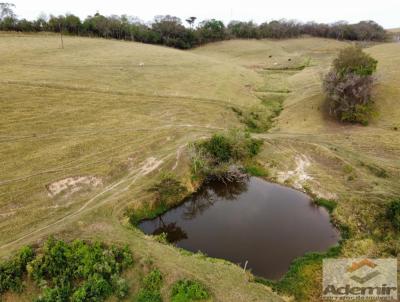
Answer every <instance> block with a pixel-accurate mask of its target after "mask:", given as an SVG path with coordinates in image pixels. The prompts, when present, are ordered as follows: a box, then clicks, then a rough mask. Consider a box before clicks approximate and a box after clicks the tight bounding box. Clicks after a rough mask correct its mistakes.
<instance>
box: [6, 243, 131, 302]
mask: <svg viewBox="0 0 400 302" xmlns="http://www.w3.org/2000/svg"><path fill="white" fill-rule="evenodd" d="M132 263H133V260H132V254H131V252H130V250H129V248H128V247H124V248H119V247H116V246H111V247H107V246H104V245H102V244H100V243H98V242H96V243H94V244H90V243H86V242H83V241H81V240H76V241H74V242H72V243H66V242H64V241H62V240H55V239H54V238H50V239H49V240H48V241H47V242H46V243H45V245H44V247H43V250H42V251H41V252H40V253H38V255H36V256H35V254H34V251H33V249H32V248H30V247H24V248H22V249H21V251H20V252H19V254H18V255H17V256H15V257H14V258H13V259H11V260H10V261H6V262H4V263H2V264H1V265H0V273H1V274H0V293H3V292H5V291H7V290H13V291H20V290H21V289H22V277H23V276H24V275H25V273H26V272H28V276H29V277H30V278H32V279H33V280H34V281H35V282H36V283H37V285H38V286H40V287H41V288H42V289H43V291H42V294H41V295H40V297H39V298H38V299H37V301H40V302H47V301H48V302H50V301H51V302H53V301H75V302H78V301H103V300H104V299H106V298H107V297H109V296H110V295H112V294H115V295H116V296H117V297H119V298H124V297H126V296H127V294H128V289H129V288H128V285H127V283H126V281H125V280H124V279H123V278H121V277H120V274H121V273H122V271H123V270H124V269H126V268H127V267H129V266H130V265H132Z"/></svg>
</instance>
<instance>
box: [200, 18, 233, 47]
mask: <svg viewBox="0 0 400 302" xmlns="http://www.w3.org/2000/svg"><path fill="white" fill-rule="evenodd" d="M198 31H199V34H200V40H201V42H202V43H207V42H214V41H221V40H224V39H225V38H226V35H225V25H224V23H223V22H222V21H219V20H215V19H211V20H206V21H203V22H201V23H200V26H199V29H198Z"/></svg>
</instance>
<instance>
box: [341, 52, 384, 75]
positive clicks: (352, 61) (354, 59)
mask: <svg viewBox="0 0 400 302" xmlns="http://www.w3.org/2000/svg"><path fill="white" fill-rule="evenodd" d="M377 65H378V61H377V60H375V59H374V58H372V57H371V56H370V55H368V54H366V53H365V52H363V51H362V49H361V47H359V46H351V47H347V48H345V49H343V50H341V51H340V52H339V55H338V57H337V58H336V59H335V60H334V61H333V66H334V69H335V71H336V72H338V73H339V74H340V75H341V76H344V75H346V74H349V73H352V74H357V75H359V76H369V75H372V74H373V73H374V72H375V71H376V67H377Z"/></svg>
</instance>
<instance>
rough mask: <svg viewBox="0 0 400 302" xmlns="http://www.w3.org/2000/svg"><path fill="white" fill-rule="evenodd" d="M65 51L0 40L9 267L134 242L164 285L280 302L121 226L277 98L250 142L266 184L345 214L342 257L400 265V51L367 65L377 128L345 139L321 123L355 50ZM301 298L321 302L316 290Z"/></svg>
mask: <svg viewBox="0 0 400 302" xmlns="http://www.w3.org/2000/svg"><path fill="white" fill-rule="evenodd" d="M64 45H65V49H60V48H59V39H58V37H57V36H54V35H48V36H46V35H11V34H0V64H1V66H2V68H1V69H0V81H1V85H0V103H1V109H0V110H1V116H2V119H1V120H0V143H1V149H0V150H1V151H0V160H1V163H2V169H1V170H2V174H1V176H0V233H1V236H0V256H2V257H6V256H8V255H10V254H11V253H12V252H13V251H15V250H16V249H17V248H19V247H20V246H22V245H24V244H34V243H38V242H40V241H41V240H43V238H45V237H46V236H48V235H50V234H57V235H59V236H62V237H63V238H66V239H72V238H77V237H79V238H88V239H89V238H90V239H101V240H103V241H106V242H120V243H128V244H129V245H130V246H131V247H132V250H133V252H134V255H135V256H136V257H138V258H139V259H140V261H141V263H145V262H146V261H147V260H148V259H151V261H153V262H154V263H155V265H156V266H157V267H159V268H160V270H161V271H164V272H166V273H167V272H168V274H167V284H171V283H172V282H173V281H175V280H176V279H178V278H179V277H182V276H185V277H192V276H196V278H197V279H199V280H201V281H203V282H204V283H205V284H206V285H207V286H209V287H210V289H211V292H212V293H213V295H215V297H218V301H282V299H281V298H280V297H279V296H277V295H276V294H275V293H272V292H271V291H270V290H269V289H268V288H267V287H265V286H264V285H261V284H258V283H254V282H248V279H249V276H248V274H247V273H244V272H243V270H242V269H241V268H240V267H238V266H235V265H227V264H226V263H225V262H224V261H210V260H209V259H207V258H205V257H203V256H201V255H197V254H194V255H186V254H184V253H182V252H180V251H179V250H177V249H175V248H173V247H171V246H169V245H164V244H161V243H159V242H157V241H156V240H154V239H152V238H150V237H148V236H145V235H143V234H142V233H141V232H140V231H138V230H136V229H133V228H132V227H130V226H129V225H128V223H127V219H126V217H125V215H124V213H125V210H126V208H127V207H138V206H139V205H141V204H143V203H146V202H147V198H148V197H149V193H148V191H147V188H148V187H149V185H150V184H152V183H154V181H155V179H157V177H158V176H159V175H160V174H161V173H162V172H165V171H170V172H173V173H174V174H176V175H178V177H179V178H181V179H182V180H184V181H185V182H186V183H187V184H189V182H190V167H189V162H188V157H187V152H186V150H187V148H186V146H187V144H188V143H189V142H192V141H194V140H196V139H199V138H201V137H204V136H210V135H211V134H212V133H214V132H216V131H219V130H222V129H227V128H232V127H244V125H243V124H242V123H241V122H240V121H239V119H238V117H237V115H236V114H235V112H234V111H233V110H232V107H235V108H240V109H241V110H244V111H245V110H252V109H253V108H258V107H257V106H259V105H260V103H261V101H265V102H266V103H267V104H268V102H270V101H273V100H275V99H279V100H283V111H282V112H281V114H280V116H279V117H278V118H277V119H276V121H275V125H274V128H273V129H271V130H270V131H269V133H259V134H254V135H255V136H258V137H260V138H262V139H263V140H264V141H265V144H264V149H263V152H262V153H261V155H260V156H259V158H258V160H259V162H260V163H261V164H262V165H264V166H265V167H266V169H268V171H269V172H270V178H271V179H273V180H275V181H278V182H282V183H285V184H287V185H290V186H293V187H296V188H298V189H301V190H306V191H311V192H312V193H314V194H316V195H318V196H322V197H326V198H334V199H335V200H337V201H338V204H339V205H338V208H337V209H336V210H335V212H334V217H335V219H337V220H338V221H340V222H341V223H343V224H346V225H348V226H349V228H350V230H351V232H352V237H351V238H350V239H349V240H347V241H346V243H345V245H344V252H343V253H344V255H346V256H356V255H368V256H378V255H383V254H385V255H388V254H391V253H395V252H396V251H397V253H398V252H399V250H400V246H399V240H397V239H396V237H394V236H392V234H389V236H386V235H387V232H388V231H385V228H386V225H385V222H384V221H382V219H381V215H382V213H383V210H384V208H383V207H382V205H384V204H385V203H387V201H388V200H389V199H390V198H393V197H395V196H399V194H400V183H399V182H398V179H399V177H400V157H399V154H400V140H399V132H398V130H396V129H398V128H399V127H400V107H399V106H398V105H397V102H398V100H399V99H400V87H399V86H398V83H399V81H400V71H399V70H398V68H397V66H399V64H400V55H399V50H400V44H398V43H397V44H395V43H393V44H381V45H376V46H373V47H371V48H368V49H367V50H366V51H367V52H368V53H370V54H371V55H372V56H374V57H375V58H376V59H378V61H379V65H378V75H377V77H378V84H377V86H376V88H375V90H374V91H375V92H374V93H375V95H374V99H375V100H376V106H377V111H378V112H379V116H377V117H376V118H375V120H374V121H372V123H371V124H370V125H369V126H368V127H363V126H354V125H340V124H338V123H337V122H335V121H333V120H331V119H330V118H328V117H327V116H326V114H325V113H324V110H323V100H324V97H323V94H322V91H321V78H322V76H323V74H324V73H325V72H326V71H327V70H328V68H329V66H330V62H331V61H332V59H333V57H334V56H335V55H336V53H337V51H338V50H339V49H341V48H343V47H345V46H346V45H347V44H346V43H345V42H338V41H335V40H326V39H318V38H303V39H293V40H281V41H269V40H261V41H253V40H250V41H248V40H235V41H225V42H218V43H214V44H209V45H206V46H203V47H199V48H197V49H194V50H191V51H179V50H174V49H170V48H166V47H159V46H151V45H145V44H140V43H133V42H121V41H113V40H102V39H90V38H75V37H65V38H64ZM10 50H12V51H10ZM383 175H384V177H383ZM369 234H373V235H374V237H372V236H371V235H369ZM319 271H320V266H318V265H317V264H315V263H313V264H311V265H310V266H309V267H306V268H304V271H303V272H304V276H306V277H307V278H310V280H316V279H318V272H319ZM305 290H309V294H310V300H311V299H312V298H313V297H314V298H315V297H316V296H317V293H316V291H317V290H319V288H318V289H316V287H311V289H305ZM27 295H29V294H27ZM12 298H13V297H10V299H12ZM19 299H26V300H28V296H26V297H23V298H21V297H19Z"/></svg>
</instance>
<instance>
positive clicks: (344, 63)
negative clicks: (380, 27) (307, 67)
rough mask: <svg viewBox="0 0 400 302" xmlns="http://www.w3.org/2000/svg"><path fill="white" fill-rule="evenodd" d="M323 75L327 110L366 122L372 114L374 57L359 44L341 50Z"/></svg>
mask: <svg viewBox="0 0 400 302" xmlns="http://www.w3.org/2000/svg"><path fill="white" fill-rule="evenodd" d="M333 65H334V66H333V69H332V70H331V71H330V72H329V73H328V74H327V75H326V77H325V79H324V90H325V93H326V94H327V96H328V105H329V111H330V114H331V115H333V116H335V117H337V118H338V119H339V120H341V121H343V122H353V123H361V124H363V125H367V124H368V121H369V120H370V119H371V117H372V116H373V115H374V110H373V102H372V100H371V90H372V86H373V83H374V78H373V77H372V74H373V73H374V72H375V71H376V67H377V61H376V60H375V59H373V58H371V57H370V56H369V55H368V54H366V53H364V52H363V51H362V49H361V48H360V47H354V46H352V47H349V48H346V49H344V50H342V51H341V52H340V53H339V56H338V57H337V58H336V59H335V60H334V64H333Z"/></svg>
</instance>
